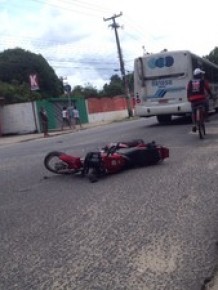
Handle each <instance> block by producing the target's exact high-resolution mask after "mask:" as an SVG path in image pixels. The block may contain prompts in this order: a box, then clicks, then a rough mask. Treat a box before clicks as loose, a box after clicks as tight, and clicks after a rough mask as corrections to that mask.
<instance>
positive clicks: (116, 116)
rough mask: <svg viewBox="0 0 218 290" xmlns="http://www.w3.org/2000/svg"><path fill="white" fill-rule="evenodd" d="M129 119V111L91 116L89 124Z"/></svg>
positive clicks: (89, 116)
mask: <svg viewBox="0 0 218 290" xmlns="http://www.w3.org/2000/svg"><path fill="white" fill-rule="evenodd" d="M126 117H128V112H127V110H122V111H114V112H102V113H94V114H89V115H88V119H89V123H97V122H104V121H115V120H122V119H124V118H126Z"/></svg>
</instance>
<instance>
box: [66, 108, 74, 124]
mask: <svg viewBox="0 0 218 290" xmlns="http://www.w3.org/2000/svg"><path fill="white" fill-rule="evenodd" d="M73 109H74V107H68V108H67V112H68V115H69V119H70V124H71V126H72V127H73V129H75V120H74V114H73Z"/></svg>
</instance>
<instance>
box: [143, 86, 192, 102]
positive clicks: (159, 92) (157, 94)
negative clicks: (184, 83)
mask: <svg viewBox="0 0 218 290" xmlns="http://www.w3.org/2000/svg"><path fill="white" fill-rule="evenodd" d="M183 90H186V87H175V88H165V89H158V90H157V91H156V92H155V94H154V95H151V96H147V97H146V99H155V98H163V97H164V96H165V94H166V93H167V92H169V93H172V92H178V91H183Z"/></svg>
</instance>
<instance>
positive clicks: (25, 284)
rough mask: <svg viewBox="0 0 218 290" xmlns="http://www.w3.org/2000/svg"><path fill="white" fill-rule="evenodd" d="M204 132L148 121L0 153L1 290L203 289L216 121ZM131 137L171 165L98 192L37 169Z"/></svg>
mask: <svg viewBox="0 0 218 290" xmlns="http://www.w3.org/2000/svg"><path fill="white" fill-rule="evenodd" d="M207 130H208V135H207V138H206V139H205V140H203V141H201V140H199V139H198V137H197V135H194V134H191V133H190V124H189V123H188V122H186V121H185V120H180V119H179V120H175V121H173V122H172V124H171V125H168V126H159V125H158V124H157V123H156V120H155V119H154V118H152V119H148V120H143V119H141V120H134V121H129V122H128V121H127V122H119V123H113V124H110V125H107V126H104V127H98V128H93V129H89V130H86V131H81V132H78V133H73V134H68V135H62V136H58V137H54V138H51V139H40V140H34V141H30V142H25V143H19V144H14V145H8V146H2V147H0V159H1V164H0V235H1V238H0V269H1V270H0V289H1V290H14V289H16V290H17V289H18V290H29V289H34V290H41V289H45V290H48V289H49V290H50V289H52V290H54V289H55V290H59V289H60V290H62V289H63V290H64V289H75V290H80V289H81V290H83V289H84V290H87V289H92V290H98V289H99V290H102V289H109V290H112V289H119V290H120V289H127V290H129V289H131V290H132V289H133V290H135V289H137V290H164V289H166V290H171V289H172V290H200V289H201V286H202V284H203V281H204V279H205V278H207V277H208V276H210V275H211V273H213V271H214V267H215V266H216V264H217V261H218V252H217V250H218V249H217V247H216V241H217V240H218V225H217V223H218V222H217V221H218V207H217V204H218V193H217V192H218V190H217V186H218V162H217V160H218V116H216V115H215V116H213V117H212V122H210V123H208V124H207ZM133 138H143V139H144V140H145V141H148V142H149V141H152V140H155V141H156V142H157V143H160V144H162V145H165V146H168V147H169V148H170V158H169V159H168V160H166V161H164V162H163V163H162V164H159V165H156V166H151V167H147V168H139V169H134V170H129V171H125V172H122V173H120V174H117V175H113V176H108V177H105V178H102V179H101V180H100V181H99V182H98V183H94V184H91V183H89V181H88V179H86V178H80V177H76V176H57V175H54V174H52V173H49V172H47V171H46V169H45V168H44V167H43V158H44V156H45V154H46V153H48V152H49V151H52V150H60V151H66V152H72V153H74V154H76V155H81V154H82V155H83V154H85V152H88V151H89V150H93V149H96V147H98V146H99V147H100V146H102V145H104V144H105V143H108V142H111V141H120V140H128V139H133Z"/></svg>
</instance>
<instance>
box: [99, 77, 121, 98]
mask: <svg viewBox="0 0 218 290" xmlns="http://www.w3.org/2000/svg"><path fill="white" fill-rule="evenodd" d="M124 92H125V90H124V84H123V80H122V79H121V78H120V77H119V76H118V75H112V76H111V78H110V83H109V84H105V85H104V86H103V90H102V91H101V92H100V94H101V95H104V96H110V97H114V96H117V95H122V94H124Z"/></svg>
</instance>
